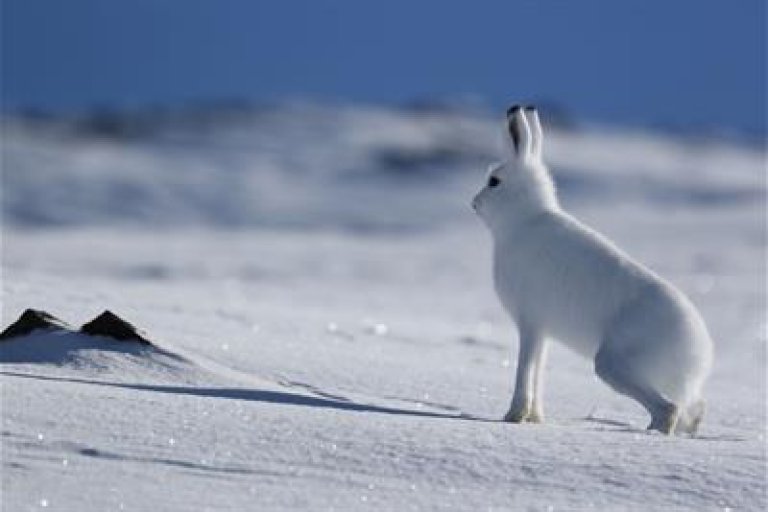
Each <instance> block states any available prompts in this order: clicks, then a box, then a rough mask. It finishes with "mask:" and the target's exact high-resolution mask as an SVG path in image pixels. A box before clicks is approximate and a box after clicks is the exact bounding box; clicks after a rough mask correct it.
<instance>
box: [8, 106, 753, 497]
mask: <svg viewBox="0 0 768 512" xmlns="http://www.w3.org/2000/svg"><path fill="white" fill-rule="evenodd" d="M52 126H53V125H51V126H48V125H46V126H45V127H43V128H40V127H38V128H34V127H30V126H27V125H25V124H23V123H20V122H18V121H16V120H6V122H5V128H4V140H3V148H2V152H3V153H2V154H3V176H2V205H3V210H2V211H3V239H2V250H3V265H2V283H3V285H2V289H3V295H2V326H3V327H5V326H7V325H8V324H9V323H10V322H11V321H13V320H14V319H15V318H16V317H17V316H18V315H19V314H21V312H22V311H23V310H24V309H25V308H27V307H35V308H42V309H45V310H48V311H50V312H51V313H53V314H55V315H56V316H58V317H60V318H62V319H63V320H65V321H67V322H70V323H71V324H73V325H80V324H82V323H84V322H86V321H87V320H90V319H91V318H93V317H94V316H96V315H97V314H99V313H100V312H101V311H103V310H104V309H110V310H112V311H114V312H116V313H118V314H119V315H121V316H123V317H124V318H126V319H128V320H130V321H132V322H134V323H135V324H137V325H138V326H139V327H140V328H142V329H143V330H144V331H145V332H147V333H148V335H149V336H150V337H151V338H152V339H153V340H155V341H156V343H157V345H158V347H159V349H156V348H153V347H145V346H138V345H131V344H126V343H121V342H113V341H109V340H106V339H102V338H90V337H85V336H81V335H78V334H74V333H57V332H37V333H35V334H34V335H32V336H29V337H27V338H20V339H16V340H12V341H8V342H2V345H0V373H1V375H2V505H3V510H9V511H11V510H13V511H15V510H40V509H46V510H47V509H50V510H78V511H103V510H139V511H146V510H159V511H163V510H472V511H475V510H584V509H597V510H763V509H765V507H766V505H767V504H768V500H767V498H766V476H767V475H766V439H765V435H766V380H765V371H766V345H767V344H768V341H767V337H766V329H767V328H768V326H767V324H766V268H765V265H766V263H765V256H766V231H765V219H766V216H765V215H766V210H765V197H766V184H765V168H764V166H765V153H764V151H763V150H761V149H759V148H754V147H746V146H739V145H736V144H732V143H725V142H722V141H717V140H709V141H701V140H693V139H669V138H664V137H661V136H659V135H654V134H648V133H630V132H615V131H609V130H605V129H603V130H590V131H585V132H569V131H554V132H553V133H552V137H550V140H549V146H548V147H547V148H546V149H545V151H546V153H547V155H548V161H549V162H550V163H551V164H552V167H553V171H554V173H555V177H556V180H557V181H558V184H559V186H560V190H561V194H562V197H563V201H564V203H565V205H566V206H567V207H568V208H569V209H570V210H571V211H573V212H574V213H575V214H576V215H577V216H579V217H581V218H582V219H584V220H585V221H587V222H588V223H589V224H591V225H593V226H594V227H596V228H598V229H599V230H601V231H602V232H604V233H605V234H607V235H609V236H610V237H612V238H613V239H615V240H616V241H617V242H618V243H619V245H621V246H622V247H624V248H625V249H627V251H629V252H630V254H633V255H635V256H636V257H637V258H638V259H640V260H641V261H643V262H644V263H646V264H647V265H649V266H650V267H651V268H653V269H655V270H656V271H658V272H659V273H661V274H662V275H664V276H666V277H667V278H669V279H670V280H672V281H673V282H674V283H676V284H677V285H678V286H679V287H681V288H682V289H683V290H684V291H685V292H686V293H687V294H689V295H690V296H691V298H692V299H693V301H694V303H696V304H697V305H698V306H699V307H700V308H701V310H702V313H703V315H704V317H705V319H706V320H707V322H708V325H709V327H710V329H711V331H712V334H713V338H714V339H715V343H716V351H717V353H716V360H715V367H714V371H713V375H712V378H711V379H710V381H709V384H708V386H707V398H708V402H709V408H708V413H707V417H706V418H705V422H704V424H703V426H702V428H701V431H700V433H699V434H698V435H697V436H695V437H687V436H677V437H666V436H662V435H656V434H650V433H647V432H646V431H645V430H644V427H645V425H646V422H647V418H646V415H645V413H644V412H643V411H642V410H641V409H640V408H639V407H638V406H637V405H635V404H634V403H632V402H630V401H629V400H627V399H625V398H622V397H620V396H618V395H616V394H615V393H613V392H612V391H610V390H609V389H608V388H607V387H606V386H605V385H603V384H602V383H601V382H599V381H598V379H597V378H596V377H595V376H594V374H593V372H592V368H591V364H590V362H589V361H586V360H584V359H581V358H579V357H578V356H576V355H574V354H572V353H570V352H568V351H567V350H566V349H564V348H560V347H559V346H555V347H554V350H553V353H552V356H551V358H550V361H549V364H548V374H547V400H546V404H545V405H546V412H547V423H545V424H544V425H509V424H504V423H501V422H499V421H498V420H499V418H500V417H501V416H502V415H503V414H504V412H505V411H506V407H507V406H508V403H509V400H510V399H511V386H512V379H513V371H514V365H515V357H516V356H515V354H516V347H517V337H516V334H515V331H514V328H513V326H512V324H511V322H510V321H509V320H508V319H507V318H506V317H505V315H504V313H503V311H502V309H501V307H500V306H499V305H498V301H497V300H496V298H495V297H494V295H493V292H492V289H491V279H490V268H489V264H490V239H489V236H488V235H487V233H485V231H484V228H483V227H482V226H481V223H480V221H479V220H478V219H476V218H474V216H473V214H472V212H471V211H470V209H469V207H468V201H469V198H470V197H471V196H472V194H473V193H474V191H475V189H476V188H477V187H478V186H479V185H480V183H481V182H482V179H483V176H484V172H485V166H486V164H488V163H490V162H491V161H493V160H494V159H496V158H498V155H499V153H497V148H498V140H497V139H498V136H497V134H496V131H497V130H496V129H497V127H498V123H497V122H496V120H494V119H489V118H487V117H485V116H483V115H480V114H477V113H466V112H455V111H448V112H411V111H400V110H386V109H379V108H367V107H366V108H362V107H355V108H353V107H343V106H342V107H322V106H317V105H286V106H282V107H275V108H272V109H267V110H265V111H259V112H251V113H246V114H242V115H240V116H222V117H221V118H215V119H213V120H211V119H206V120H205V122H203V121H201V120H199V119H193V120H190V119H187V118H185V119H181V120H178V119H172V120H170V121H168V120H166V122H165V123H159V124H158V123H155V124H152V126H153V129H152V130H150V131H149V132H148V133H141V134H139V135H138V136H131V137H123V136H119V137H116V136H112V137H97V136H94V134H87V135H84V134H83V133H80V132H77V131H76V130H74V129H73V127H72V126H73V125H72V124H71V123H69V122H62V123H60V124H58V125H55V126H53V127H52ZM157 126H160V127H159V128H157Z"/></svg>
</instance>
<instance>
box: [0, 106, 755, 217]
mask: <svg viewBox="0 0 768 512" xmlns="http://www.w3.org/2000/svg"><path fill="white" fill-rule="evenodd" d="M193 114H194V113H187V114H186V115H184V113H183V112H182V113H180V114H177V115H176V116H171V115H170V114H169V115H165V116H155V117H149V118H146V116H145V117H141V116H137V115H133V116H131V115H128V114H125V115H122V116H120V115H117V114H114V115H113V116H112V117H107V118H105V119H102V118H98V117H96V118H89V119H87V120H85V121H84V120H82V119H81V120H66V119H64V120H61V119H59V120H48V121H45V122H41V121H36V122H30V121H29V120H27V121H26V122H22V121H20V120H19V119H6V121H5V131H4V144H3V148H2V162H3V180H2V186H3V194H2V211H3V215H4V222H5V224H6V225H10V226H27V227H47V226H86V225H91V226H94V225H117V224H129V225H134V226H146V227H156V226H179V225H186V226H195V225H208V226H218V227H229V228H238V227H248V226H250V227H253V226H277V227H280V226H300V227H321V226H331V227H343V228H352V229H377V228H385V229H393V228H406V229H412V228H424V227H428V226H434V225H444V224H446V223H449V222H452V221H455V220H456V219H459V218H462V217H463V216H464V214H465V213H466V210H467V208H468V206H467V203H468V199H469V197H470V196H471V195H472V193H473V192H474V191H475V190H476V188H477V187H478V186H479V185H480V184H481V182H482V179H483V176H484V172H485V169H486V167H487V165H488V164H489V163H491V162H493V161H495V160H497V159H498V158H499V155H500V154H502V153H501V151H502V149H501V148H502V144H501V143H500V139H501V135H500V129H499V124H500V123H499V122H498V120H497V119H495V118H493V119H491V118H488V117H486V116H483V115H480V114H477V113H471V112H466V111H461V110H434V111H408V110H396V109H381V108H362V107H321V106H317V105H303V104H302V105H287V106H282V107H273V108H269V109H263V110H244V111H235V112H234V113H233V112H213V113H210V112H209V113H208V114H207V115H206V116H200V115H197V116H196V115H193ZM546 157H547V160H548V161H549V162H550V164H551V166H552V168H553V171H554V173H555V177H556V180H557V181H558V184H559V186H560V189H561V194H562V195H563V199H564V201H565V202H566V203H568V202H579V201H586V202H591V201H599V202H600V203H606V202H613V203H622V204H624V205H626V204H631V203H638V202H641V203H643V202H651V203H653V204H654V205H655V206H656V207H662V208H668V207H675V206H680V205H683V207H686V206H687V205H704V206H712V205H715V206H718V205H719V206H729V205H733V204H734V203H738V202H744V201H755V202H759V201H763V200H764V198H765V182H764V178H763V173H762V159H763V157H764V155H763V154H762V153H761V152H759V151H757V150H749V149H745V148H741V147H735V146H727V145H723V144H721V143H719V142H716V141H708V142H703V141H698V142H694V141H687V142H685V141H683V142H681V141H669V140H667V139H665V138H661V137H658V136H654V135H650V134H638V133H626V132H605V131H603V132H594V131H592V132H572V131H551V133H550V134H549V138H548V141H547V148H546Z"/></svg>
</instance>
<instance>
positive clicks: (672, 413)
mask: <svg viewBox="0 0 768 512" xmlns="http://www.w3.org/2000/svg"><path fill="white" fill-rule="evenodd" d="M679 421H680V412H679V411H678V409H677V406H676V405H675V404H673V403H669V402H668V403H666V404H664V406H663V407H659V410H657V411H654V413H653V415H652V416H651V423H650V424H649V425H648V430H658V431H659V432H661V433H662V434H667V435H670V434H674V433H675V430H676V429H677V425H678V422H679Z"/></svg>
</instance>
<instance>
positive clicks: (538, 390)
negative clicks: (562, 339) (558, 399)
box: [528, 339, 548, 423]
mask: <svg viewBox="0 0 768 512" xmlns="http://www.w3.org/2000/svg"><path fill="white" fill-rule="evenodd" d="M539 343H540V344H541V346H540V347H539V350H538V355H537V356H536V359H535V360H534V362H533V408H532V409H531V414H530V415H529V416H528V421H530V422H531V423H542V422H543V421H544V367H545V366H546V364H547V347H548V344H547V340H546V339H542V340H540V341H539Z"/></svg>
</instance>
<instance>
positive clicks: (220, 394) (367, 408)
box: [0, 371, 492, 421]
mask: <svg viewBox="0 0 768 512" xmlns="http://www.w3.org/2000/svg"><path fill="white" fill-rule="evenodd" d="M0 375H7V376H11V377H21V378H28V379H38V380H47V381H59V382H74V383H78V384H92V385H97V386H108V387H115V388H122V389H133V390H138V391H154V392H156V393H168V394H172V395H188V396H197V397H205V398H220V399H229V400H249V401H254V402H262V403H273V404H288V405H298V406H305V407H321V408H330V409H339V410H344V411H354V412H372V413H380V414H397V415H403V416H419V417H425V418H446V419H464V420H475V421H492V420H487V419H484V418H478V417H474V416H470V415H468V414H464V413H458V414H447V413H440V412H430V411H416V410H411V409H399V408H396V407H384V406H378V405H367V404H360V403H356V402H352V401H349V400H345V399H342V398H338V399H336V398H327V397H317V396H308V395H302V394H297V393H292V392H290V391H272V390H261V389H250V388H224V387H222V388H219V387H192V386H171V385H162V384H128V383H121V382H106V381H99V380H89V379H81V378H76V377H52V376H43V375H30V374H27V373H18V372H9V371H2V372H0Z"/></svg>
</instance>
